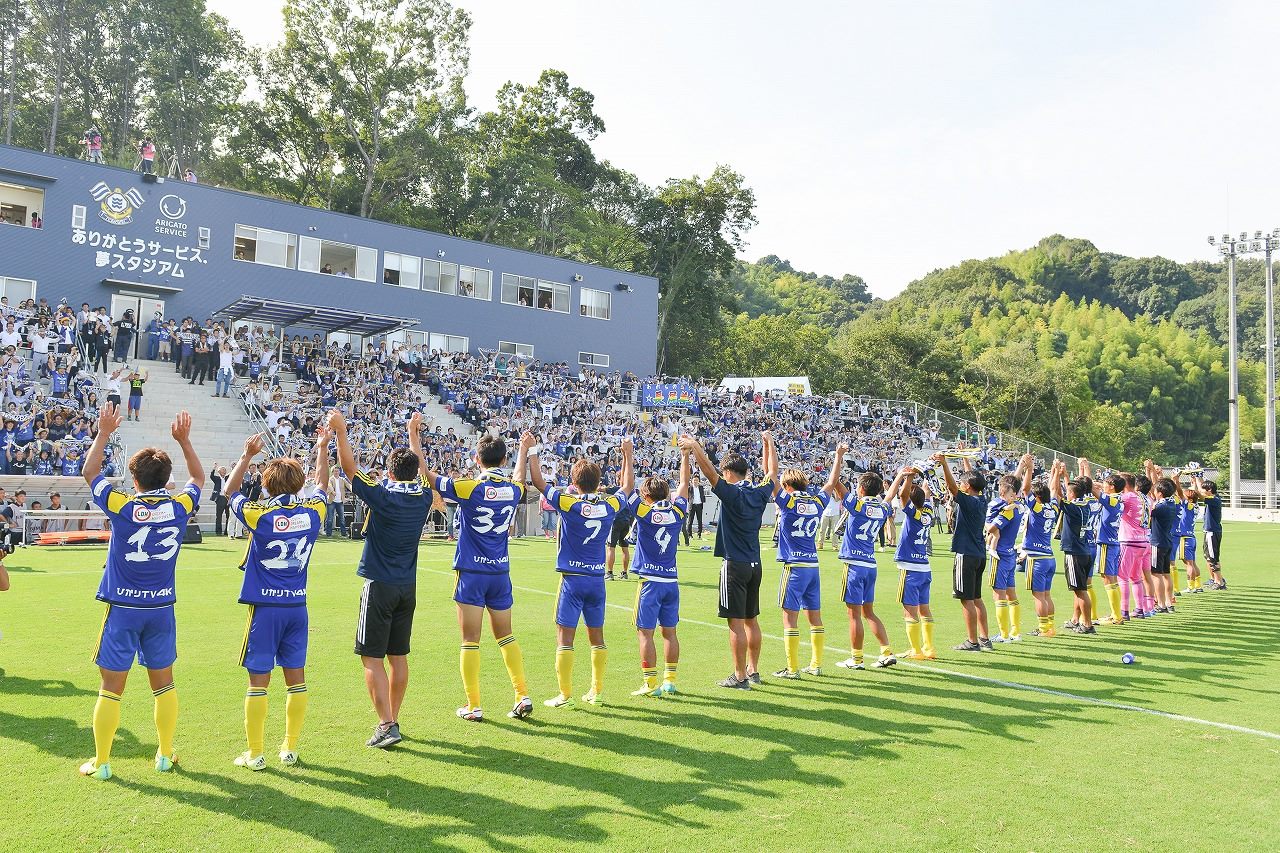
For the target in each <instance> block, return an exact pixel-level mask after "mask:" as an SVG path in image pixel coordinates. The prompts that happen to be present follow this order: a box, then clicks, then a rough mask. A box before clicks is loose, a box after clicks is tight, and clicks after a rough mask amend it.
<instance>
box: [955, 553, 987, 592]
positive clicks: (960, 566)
mask: <svg viewBox="0 0 1280 853" xmlns="http://www.w3.org/2000/svg"><path fill="white" fill-rule="evenodd" d="M986 568H987V558H986V557H977V556H974V555H973V554H956V562H955V566H954V569H953V571H952V573H951V574H952V583H951V586H952V591H951V595H952V596H953V597H954V598H958V599H960V600H961V601H977V600H979V599H981V598H982V572H983V570H985V569H986Z"/></svg>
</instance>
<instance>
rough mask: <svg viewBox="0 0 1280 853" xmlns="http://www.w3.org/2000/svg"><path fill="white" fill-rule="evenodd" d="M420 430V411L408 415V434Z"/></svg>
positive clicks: (413, 433)
mask: <svg viewBox="0 0 1280 853" xmlns="http://www.w3.org/2000/svg"><path fill="white" fill-rule="evenodd" d="M421 431H422V412H414V413H413V414H412V415H410V416H409V435H416V434H417V433H419V432H421Z"/></svg>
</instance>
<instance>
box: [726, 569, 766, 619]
mask: <svg viewBox="0 0 1280 853" xmlns="http://www.w3.org/2000/svg"><path fill="white" fill-rule="evenodd" d="M763 577H764V569H763V568H762V567H761V565H760V564H759V563H740V562H738V561H737V560H725V561H724V565H722V566H721V567H720V618H721V619H754V618H756V617H757V616H759V615H760V581H761V580H762V579H763Z"/></svg>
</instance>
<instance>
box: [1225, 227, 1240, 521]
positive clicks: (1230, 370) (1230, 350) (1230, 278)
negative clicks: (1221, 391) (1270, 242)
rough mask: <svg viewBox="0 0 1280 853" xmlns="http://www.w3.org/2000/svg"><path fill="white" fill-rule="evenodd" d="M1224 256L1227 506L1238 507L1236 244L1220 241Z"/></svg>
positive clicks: (1238, 434)
mask: <svg viewBox="0 0 1280 853" xmlns="http://www.w3.org/2000/svg"><path fill="white" fill-rule="evenodd" d="M1221 251H1222V254H1224V255H1226V256H1227V433H1228V435H1229V436H1230V455H1229V458H1228V466H1229V467H1230V469H1231V471H1230V474H1229V476H1230V478H1231V506H1232V508H1239V506H1240V399H1239V397H1240V372H1239V365H1237V364H1236V349H1237V343H1236V241H1235V240H1223V243H1222V250H1221Z"/></svg>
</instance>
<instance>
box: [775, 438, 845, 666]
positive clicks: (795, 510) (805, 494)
mask: <svg viewBox="0 0 1280 853" xmlns="http://www.w3.org/2000/svg"><path fill="white" fill-rule="evenodd" d="M769 451H770V452H769V453H768V457H767V459H766V462H765V465H766V468H765V470H767V471H768V472H769V476H770V478H771V479H772V480H773V483H774V486H773V488H774V498H773V500H774V503H775V504H776V505H777V507H778V562H779V563H781V564H782V580H781V581H780V582H779V585H778V606H779V607H781V608H782V639H783V648H784V650H785V652H786V656H787V665H786V667H785V668H783V669H780V670H778V671H777V672H775V673H774V677H776V678H799V677H800V673H801V672H804V673H806V674H808V675H821V674H822V649H823V645H824V643H825V641H826V628H825V627H823V625H822V577H821V574H820V572H819V571H818V548H817V543H816V541H815V540H816V536H817V533H818V527H819V525H820V524H821V523H822V515H823V513H824V512H825V511H826V509H827V505H828V504H829V503H831V489H830V488H828V487H827V486H824V487H823V488H822V490H821V491H815V492H810V491H809V478H808V477H806V476H805V474H804V472H803V471H800V470H798V469H795V468H789V469H787V470H786V471H784V472H782V475H781V476H779V475H778V455H777V449H776V448H773V447H770V448H769ZM801 610H803V611H804V615H805V619H806V620H808V622H809V641H810V644H811V645H812V647H813V651H812V654H811V655H810V657H809V665H808V666H806V667H805V668H804V669H801V668H800V611H801Z"/></svg>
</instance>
